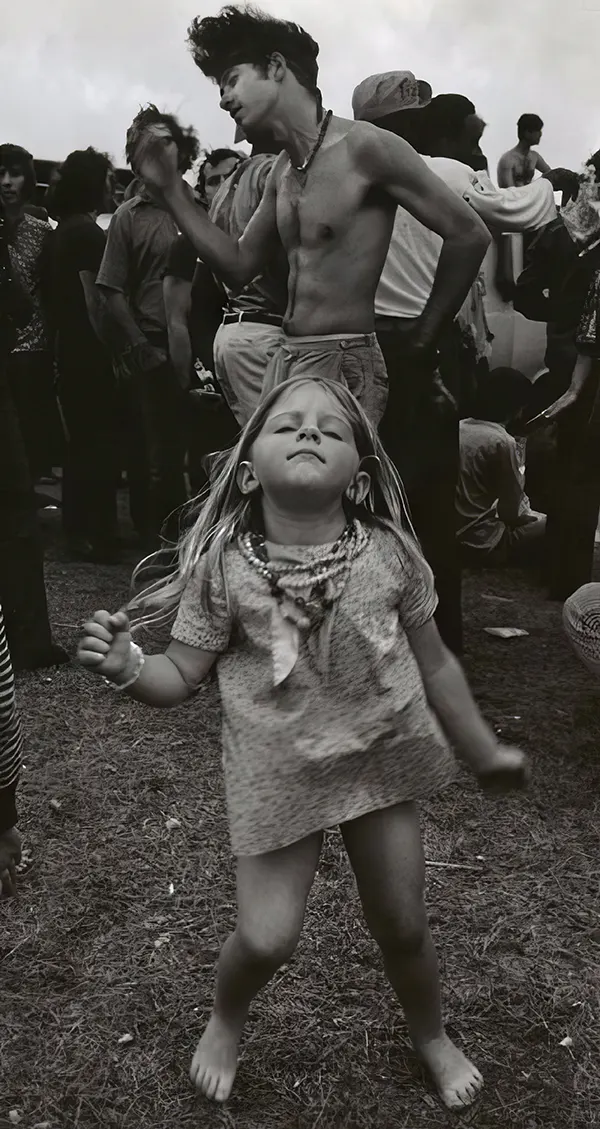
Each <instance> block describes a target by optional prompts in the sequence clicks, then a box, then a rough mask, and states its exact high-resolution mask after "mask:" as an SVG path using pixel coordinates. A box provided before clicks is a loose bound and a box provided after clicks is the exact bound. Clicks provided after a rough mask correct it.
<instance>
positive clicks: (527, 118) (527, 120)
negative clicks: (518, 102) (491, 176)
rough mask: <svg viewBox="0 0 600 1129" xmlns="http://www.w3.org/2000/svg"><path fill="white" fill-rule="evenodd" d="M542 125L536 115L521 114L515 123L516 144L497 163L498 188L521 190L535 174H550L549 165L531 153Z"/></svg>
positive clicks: (536, 154)
mask: <svg viewBox="0 0 600 1129" xmlns="http://www.w3.org/2000/svg"><path fill="white" fill-rule="evenodd" d="M543 128H544V123H543V121H542V119H541V118H540V117H538V115H537V114H521V117H520V118H519V120H518V122H517V134H518V138H519V140H518V143H517V144H516V145H515V147H514V149H509V150H508V152H507V153H504V154H503V155H502V157H500V160H499V161H498V185H499V187H500V188H512V187H513V186H514V187H516V188H522V187H523V186H524V185H525V184H531V182H532V180H533V178H534V176H535V173H536V172H541V173H542V174H544V173H547V172H550V165H549V164H547V163H546V161H545V160H544V158H543V157H542V156H541V155H540V154H539V153H534V152H532V148H531V147H532V145H539V143H540V141H541V139H542V130H543Z"/></svg>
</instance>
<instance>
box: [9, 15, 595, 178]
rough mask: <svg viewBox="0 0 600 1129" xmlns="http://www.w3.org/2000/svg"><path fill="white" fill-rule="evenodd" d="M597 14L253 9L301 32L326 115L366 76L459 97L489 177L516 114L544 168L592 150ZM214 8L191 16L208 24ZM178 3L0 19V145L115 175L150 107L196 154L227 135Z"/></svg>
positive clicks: (343, 106)
mask: <svg viewBox="0 0 600 1129" xmlns="http://www.w3.org/2000/svg"><path fill="white" fill-rule="evenodd" d="M586 5H587V6H588V7H590V6H591V7H593V6H594V5H596V6H597V7H598V8H600V0H572V3H571V5H570V6H569V7H567V6H565V4H564V2H563V0H487V2H485V3H482V0H420V3H419V4H417V3H415V2H414V0H370V3H369V4H368V5H365V4H364V3H363V2H361V3H358V0H329V2H328V3H323V0H264V3H263V7H264V8H266V9H268V10H270V11H271V12H273V14H275V15H277V16H279V17H282V18H291V19H295V20H296V21H298V22H300V23H302V24H303V25H304V26H305V27H306V28H307V29H308V30H309V31H310V32H311V34H313V35H314V37H315V38H316V39H317V40H318V41H319V43H320V45H321V54H320V62H321V87H322V89H323V93H324V97H325V102H326V104H327V105H330V106H332V107H333V108H335V110H336V111H337V112H338V113H342V114H348V115H349V114H350V104H351V96H352V90H353V88H354V86H355V85H356V84H357V83H358V82H360V80H361V79H362V78H364V77H365V76H366V75H367V74H372V73H374V72H377V71H385V70H393V69H410V70H414V71H415V72H416V73H417V74H418V75H419V77H422V78H426V79H427V80H428V81H429V82H430V83H431V84H432V86H433V88H434V92H436V93H441V92H449V91H452V92H455V93H461V94H466V95H468V96H469V97H471V98H472V100H473V101H474V102H475V103H476V105H477V108H478V110H479V112H480V113H481V114H482V116H483V117H484V119H485V120H486V121H487V122H488V123H489V124H488V128H487V130H486V132H485V134H484V140H483V147H484V150H485V151H486V153H487V154H488V156H489V157H490V163H491V164H492V165H493V164H495V161H496V160H497V158H498V156H499V155H500V153H501V152H502V151H503V150H504V149H506V148H508V147H510V146H511V145H512V144H514V141H515V123H516V120H517V118H518V117H519V115H520V114H521V113H523V112H527V111H530V112H535V113H539V114H541V116H542V118H543V119H544V121H545V123H546V129H545V132H544V138H543V142H542V147H541V148H542V151H543V153H544V156H545V157H546V159H547V160H548V161H549V162H550V163H551V164H565V165H575V166H578V165H579V164H580V163H581V162H582V160H583V159H584V158H585V157H586V156H587V155H588V153H589V152H591V151H592V150H593V149H595V148H597V147H598V146H600V100H599V99H598V98H597V94H596V91H597V74H596V60H595V57H594V55H595V53H594V51H593V50H591V49H590V46H589V44H590V43H593V42H594V41H597V38H598V34H599V33H600V11H589V10H586V7H585V6H586ZM220 6H221V5H220V4H219V3H214V2H213V0H211V2H210V3H209V4H207V5H206V7H202V6H200V14H201V15H210V14H213V13H214V12H216V11H218V9H219V7H220ZM197 12H198V8H196V6H195V5H193V4H192V5H190V4H189V2H188V0H186V2H184V0H170V2H169V3H165V0H144V2H143V3H142V0H104V3H103V4H102V5H97V4H96V3H95V0H94V2H91V0H53V2H52V3H48V0H27V3H21V4H20V5H17V4H13V5H11V6H10V8H9V10H8V11H7V12H6V13H3V21H2V22H3V29H2V30H3V36H2V46H0V67H1V73H2V78H3V84H4V89H5V91H10V99H8V98H5V99H4V105H3V136H4V137H5V138H6V139H10V140H13V141H15V142H17V143H20V144H23V145H26V146H28V147H29V148H30V149H31V150H32V151H33V152H34V154H35V155H36V156H39V157H47V158H53V159H56V160H60V159H63V158H64V157H65V156H66V154H67V153H68V152H69V151H70V150H71V149H74V148H78V147H81V146H85V145H90V144H92V145H95V146H97V147H98V148H100V149H105V150H108V151H109V152H110V153H111V154H112V155H113V157H114V158H116V159H117V160H118V161H119V162H122V161H123V148H124V139H125V131H126V129H127V126H128V124H129V122H130V121H131V119H132V117H133V116H134V114H135V113H136V112H137V110H138V108H139V105H140V103H142V102H144V101H147V100H152V101H155V102H157V103H158V104H159V105H160V106H162V107H164V108H168V109H170V110H172V111H174V112H176V113H178V114H179V116H180V117H181V119H182V121H183V122H184V124H193V125H195V127H196V128H197V130H198V132H199V134H200V138H201V140H202V143H203V144H204V145H209V146H210V145H216V144H230V143H231V141H232V139H233V137H232V135H233V130H232V126H231V123H230V122H229V119H228V118H226V117H225V115H224V114H223V113H222V112H221V111H220V110H219V108H218V97H217V93H216V90H215V88H214V87H213V86H212V84H211V83H210V82H208V81H207V80H206V79H205V78H203V76H202V75H201V74H200V72H199V71H198V70H197V69H196V68H195V67H194V64H193V62H192V60H191V57H190V55H189V53H188V51H187V49H186V45H185V39H186V29H187V27H188V25H189V23H190V21H191V18H192V17H193V16H194V15H195V14H196V13H197Z"/></svg>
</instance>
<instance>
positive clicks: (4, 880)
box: [0, 827, 21, 898]
mask: <svg viewBox="0 0 600 1129" xmlns="http://www.w3.org/2000/svg"><path fill="white" fill-rule="evenodd" d="M20 861H21V836H20V835H19V832H18V831H17V829H16V827H11V828H10V829H9V830H8V831H3V832H2V833H1V834H0V895H3V896H4V897H7V898H14V896H15V894H16V892H17V866H18V865H19V863H20Z"/></svg>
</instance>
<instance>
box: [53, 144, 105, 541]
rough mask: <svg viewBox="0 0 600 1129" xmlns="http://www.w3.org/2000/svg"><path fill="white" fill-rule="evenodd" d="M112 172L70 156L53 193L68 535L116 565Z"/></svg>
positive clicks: (90, 152)
mask: <svg viewBox="0 0 600 1129" xmlns="http://www.w3.org/2000/svg"><path fill="white" fill-rule="evenodd" d="M112 183H113V171H112V166H111V163H110V161H109V159H108V157H107V156H105V154H103V153H97V152H96V151H95V150H94V149H91V148H90V149H87V150H85V151H76V152H74V153H71V154H70V155H69V156H68V157H67V159H66V161H65V162H64V164H63V165H62V168H61V170H60V180H59V181H58V182H57V184H56V186H55V188H54V192H53V201H52V203H53V211H54V214H55V217H56V218H57V219H59V224H58V228H57V230H56V232H55V236H54V248H53V279H54V287H53V296H54V304H55V324H56V329H57V365H58V377H59V389H58V390H59V398H60V403H61V406H62V410H63V413H64V418H65V423H66V430H67V442H66V447H67V450H66V457H65V462H64V467H63V497H62V504H63V528H64V530H65V533H66V534H67V537H68V538H69V539H70V542H71V548H72V550H73V551H74V552H75V553H76V554H77V555H78V556H83V557H85V558H86V559H90V560H110V559H112V557H113V554H114V539H115V533H116V521H117V502H116V498H117V484H118V478H119V466H118V460H117V457H116V449H117V444H116V442H115V440H116V422H115V421H116V414H117V411H116V408H117V398H116V383H115V377H114V373H113V368H112V363H111V359H110V355H109V352H108V350H107V348H106V347H105V345H106V344H107V343H108V340H109V337H108V325H107V318H106V312H105V309H104V300H103V298H102V296H101V294H100V292H99V291H98V289H97V288H96V275H97V273H98V270H99V268H100V264H101V262H102V257H103V255H104V249H105V244H106V237H105V235H104V232H103V231H102V230H101V228H100V227H99V226H98V224H97V223H96V218H97V216H98V215H99V214H100V213H101V212H106V211H107V210H108V208H109V202H110V196H111V192H112Z"/></svg>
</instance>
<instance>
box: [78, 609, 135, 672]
mask: <svg viewBox="0 0 600 1129" xmlns="http://www.w3.org/2000/svg"><path fill="white" fill-rule="evenodd" d="M130 651H131V634H130V632H129V620H128V618H127V616H126V615H125V612H117V613H116V614H115V615H111V614H110V612H105V611H101V612H96V613H95V615H94V617H93V619H91V620H88V622H87V623H85V624H84V626H83V636H82V638H81V640H80V642H79V646H78V647H77V661H78V662H79V663H81V665H82V666H85V667H87V669H88V670H91V671H93V672H94V673H95V674H101V675H103V677H104V678H108V679H109V680H110V681H111V682H112V681H115V680H116V679H118V678H119V677H120V676H121V675H122V674H123V673H124V672H125V669H126V667H127V663H128V661H129V657H130Z"/></svg>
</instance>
